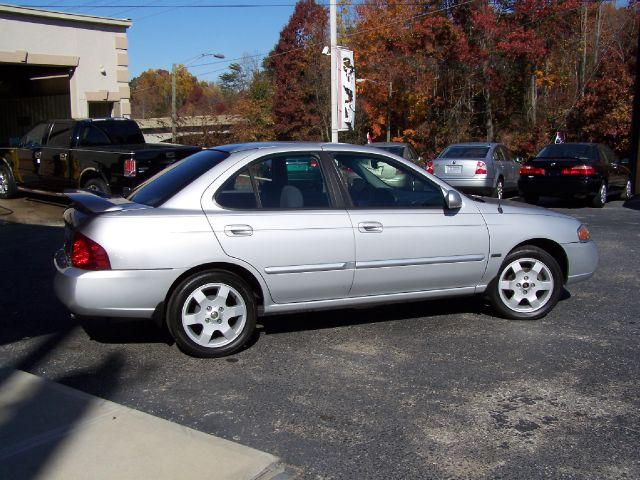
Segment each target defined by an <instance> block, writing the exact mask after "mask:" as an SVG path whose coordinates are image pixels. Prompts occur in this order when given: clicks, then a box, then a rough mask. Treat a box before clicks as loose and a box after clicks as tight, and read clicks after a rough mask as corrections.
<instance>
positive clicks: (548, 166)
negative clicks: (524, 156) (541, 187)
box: [528, 157, 591, 177]
mask: <svg viewBox="0 0 640 480" xmlns="http://www.w3.org/2000/svg"><path fill="white" fill-rule="evenodd" d="M590 164H591V163H590V162H589V161H588V160H581V159H578V158H540V157H538V158H534V159H533V161H531V162H529V163H528V165H531V166H533V167H535V168H542V169H544V176H545V177H559V176H561V175H562V170H564V169H566V168H571V167H577V166H581V165H590Z"/></svg>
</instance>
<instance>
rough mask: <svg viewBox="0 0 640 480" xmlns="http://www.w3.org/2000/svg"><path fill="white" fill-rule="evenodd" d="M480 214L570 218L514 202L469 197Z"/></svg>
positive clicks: (545, 209) (534, 206)
mask: <svg viewBox="0 0 640 480" xmlns="http://www.w3.org/2000/svg"><path fill="white" fill-rule="evenodd" d="M471 198H472V199H473V200H474V202H475V205H476V206H477V207H478V209H479V210H480V212H481V213H486V214H492V213H502V214H507V215H513V214H518V215H546V216H550V217H560V218H571V217H569V216H568V215H564V214H563V213H558V212H554V211H553V210H549V209H547V208H542V207H538V206H536V205H530V204H528V203H521V202H516V201H514V200H498V199H497V198H489V197H473V196H472V197H471Z"/></svg>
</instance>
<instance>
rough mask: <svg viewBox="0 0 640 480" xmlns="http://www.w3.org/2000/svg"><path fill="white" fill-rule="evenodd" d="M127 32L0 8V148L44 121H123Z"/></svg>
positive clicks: (109, 24)
mask: <svg viewBox="0 0 640 480" xmlns="http://www.w3.org/2000/svg"><path fill="white" fill-rule="evenodd" d="M130 26H131V22H130V21H129V20H122V19H114V18H104V17H95V16H90V15H78V14H71V13H62V12H51V11H46V10H39V9H34V8H25V7H16V6H13V5H3V4H0V145H2V144H6V143H7V142H8V140H9V138H10V137H16V136H20V135H22V134H23V133H24V132H25V131H26V130H27V129H28V128H29V126H30V125H33V124H34V123H37V122H38V121H41V120H45V119H48V118H82V117H105V116H129V114H130V113H131V105H130V103H129V95H130V91H129V71H128V68H127V67H128V64H129V59H128V54H127V28H129V27H130Z"/></svg>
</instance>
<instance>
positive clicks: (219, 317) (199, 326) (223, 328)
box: [182, 283, 247, 348]
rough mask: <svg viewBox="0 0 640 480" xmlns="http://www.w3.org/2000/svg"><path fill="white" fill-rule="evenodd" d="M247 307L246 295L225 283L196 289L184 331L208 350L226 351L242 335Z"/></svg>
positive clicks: (185, 314)
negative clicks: (244, 298)
mask: <svg viewBox="0 0 640 480" xmlns="http://www.w3.org/2000/svg"><path fill="white" fill-rule="evenodd" d="M246 320H247V306H246V305H245V302H244V300H243V298H242V295H240V293H239V292H238V291H237V290H236V289H234V288H233V287H231V286H229V285H226V284H224V283H208V284H206V285H202V286H200V287H198V288H196V289H195V290H194V291H193V292H192V293H191V294H190V295H189V296H188V297H187V299H186V300H185V302H184V304H183V307H182V327H183V328H184V331H185V333H186V334H187V335H188V336H189V338H190V339H191V340H192V341H194V342H195V343H197V344H198V345H200V346H203V347H207V348H217V347H224V346H225V345H228V344H230V343H231V342H233V341H234V340H235V339H236V338H238V337H239V336H240V334H241V333H242V331H243V329H244V326H245V324H246Z"/></svg>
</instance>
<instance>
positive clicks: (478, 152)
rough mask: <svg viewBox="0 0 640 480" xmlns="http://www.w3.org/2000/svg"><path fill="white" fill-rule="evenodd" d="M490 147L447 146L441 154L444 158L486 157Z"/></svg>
mask: <svg viewBox="0 0 640 480" xmlns="http://www.w3.org/2000/svg"><path fill="white" fill-rule="evenodd" d="M488 151H489V147H476V146H456V147H449V148H447V149H446V150H445V151H444V152H443V153H442V155H441V157H442V158H484V157H486V156H487V152H488Z"/></svg>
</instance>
